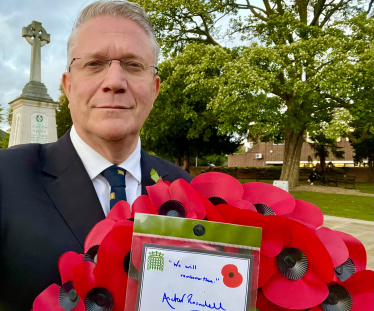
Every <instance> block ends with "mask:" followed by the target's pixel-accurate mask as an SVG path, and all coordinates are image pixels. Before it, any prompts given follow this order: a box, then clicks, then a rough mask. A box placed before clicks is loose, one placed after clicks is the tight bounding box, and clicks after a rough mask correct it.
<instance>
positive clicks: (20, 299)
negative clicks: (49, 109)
mask: <svg viewBox="0 0 374 311" xmlns="http://www.w3.org/2000/svg"><path fill="white" fill-rule="evenodd" d="M152 168H154V169H155V170H156V171H157V172H158V174H159V175H160V176H161V177H162V178H163V180H169V181H171V182H172V181H174V180H176V179H178V178H183V179H185V180H187V181H188V182H190V181H191V179H192V177H191V176H190V175H189V174H188V173H187V172H185V171H184V170H182V169H181V168H179V167H178V166H176V165H174V164H171V163H169V162H167V161H165V160H162V159H160V158H157V157H154V156H151V155H149V154H147V153H146V152H144V151H143V150H142V152H141V169H142V194H147V193H146V188H145V187H146V186H149V185H152V184H154V183H155V182H154V181H153V180H152V179H151V178H150V171H151V169H152ZM104 218H105V215H104V213H103V210H102V207H101V205H100V202H99V199H98V197H97V195H96V192H95V189H94V187H93V184H92V181H91V179H90V178H89V176H88V174H87V172H86V170H85V168H84V166H83V163H82V161H81V159H80V158H79V156H78V154H77V152H76V151H75V149H74V147H73V145H72V143H71V140H70V132H68V133H67V134H65V135H64V136H63V137H61V138H60V139H59V140H58V141H57V142H56V143H52V144H46V145H40V144H26V145H19V146H15V147H12V148H9V149H5V150H1V151H0V231H1V235H0V310H1V311H5V310H6V311H13V310H14V311H19V310H28V311H29V310H30V309H31V308H32V302H33V300H34V299H35V298H36V296H37V295H38V294H39V293H41V292H42V291H43V290H44V289H45V288H47V287H48V286H49V285H51V284H53V283H57V284H60V285H61V280H60V277H59V273H58V269H57V262H58V259H59V257H60V256H61V255H62V254H63V253H64V252H67V251H74V252H77V253H83V243H84V240H85V237H86V235H87V234H88V232H89V231H90V229H91V228H92V227H93V226H94V225H95V224H96V223H97V222H99V221H100V220H102V219H104Z"/></svg>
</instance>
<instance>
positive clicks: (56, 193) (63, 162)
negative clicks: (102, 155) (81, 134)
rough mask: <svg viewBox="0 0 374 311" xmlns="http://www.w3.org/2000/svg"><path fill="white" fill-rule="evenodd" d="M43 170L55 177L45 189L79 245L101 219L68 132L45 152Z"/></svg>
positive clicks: (92, 192) (100, 212)
mask: <svg viewBox="0 0 374 311" xmlns="http://www.w3.org/2000/svg"><path fill="white" fill-rule="evenodd" d="M44 163H45V164H44V166H43V169H42V170H43V172H44V173H46V174H48V175H50V176H52V177H54V178H55V179H54V180H52V181H50V178H49V179H48V180H49V181H50V182H48V183H46V184H45V186H44V189H45V191H46V192H47V194H48V196H49V197H50V199H51V200H52V202H53V204H54V206H55V207H56V209H57V210H58V211H59V213H60V214H61V216H62V217H63V218H64V220H65V222H66V224H67V225H68V226H69V227H70V229H71V231H72V232H73V233H74V235H75V237H76V238H77V239H78V241H79V242H80V244H81V245H82V246H83V245H84V240H85V238H86V236H87V234H88V233H89V231H90V230H91V229H92V227H93V226H94V225H95V224H96V223H98V222H99V221H100V220H103V219H104V218H105V215H104V212H103V209H102V207H101V204H100V201H99V199H98V197H97V194H96V191H95V188H94V186H93V184H92V181H91V179H90V177H89V176H88V174H87V171H86V169H85V168H84V166H83V163H82V161H81V159H80V158H79V156H78V154H77V152H76V151H75V149H74V146H73V144H72V143H71V140H70V131H68V132H67V133H66V134H65V135H64V136H63V137H61V138H60V139H59V140H58V141H57V142H56V143H54V144H51V145H49V146H48V147H47V148H46V151H45V162H44Z"/></svg>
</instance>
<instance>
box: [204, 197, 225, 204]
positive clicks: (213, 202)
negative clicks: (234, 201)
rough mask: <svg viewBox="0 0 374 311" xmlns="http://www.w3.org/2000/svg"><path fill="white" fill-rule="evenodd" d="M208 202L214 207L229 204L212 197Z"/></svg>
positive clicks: (219, 198)
mask: <svg viewBox="0 0 374 311" xmlns="http://www.w3.org/2000/svg"><path fill="white" fill-rule="evenodd" d="M208 200H209V201H210V202H211V203H212V204H213V205H219V204H227V202H226V200H224V199H222V198H221V197H210V198H209V199H208Z"/></svg>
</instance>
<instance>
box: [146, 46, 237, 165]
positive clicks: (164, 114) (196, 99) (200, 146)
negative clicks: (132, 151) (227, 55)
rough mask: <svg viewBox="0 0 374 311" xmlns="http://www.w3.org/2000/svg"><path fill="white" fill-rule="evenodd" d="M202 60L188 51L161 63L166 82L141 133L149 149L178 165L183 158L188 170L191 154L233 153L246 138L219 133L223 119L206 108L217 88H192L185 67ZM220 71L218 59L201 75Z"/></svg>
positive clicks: (163, 77)
mask: <svg viewBox="0 0 374 311" xmlns="http://www.w3.org/2000/svg"><path fill="white" fill-rule="evenodd" d="M204 52H205V53H208V54H210V56H209V57H213V58H217V57H218V58H219V57H220V55H219V54H216V53H213V52H214V51H213V50H211V51H208V50H207V51H204ZM200 56H202V55H200ZM198 62H199V58H197V57H196V54H195V53H188V52H186V53H183V54H181V55H179V56H177V57H175V58H173V59H170V60H166V61H164V62H163V63H161V64H160V66H159V67H160V68H159V69H160V77H161V80H162V81H163V82H162V83H161V89H160V94H159V96H158V97H157V99H156V101H155V103H154V107H153V110H152V111H151V114H150V116H149V117H148V119H147V121H146V122H145V124H144V126H143V128H142V132H141V139H142V143H143V145H144V146H145V149H146V150H148V151H152V152H154V153H155V154H157V155H159V156H161V157H164V158H166V159H169V160H173V159H174V160H175V163H177V164H179V163H180V162H179V161H180V159H183V168H184V169H186V170H187V171H188V170H189V162H190V157H196V156H197V157H199V158H200V157H202V156H208V155H212V154H216V155H222V154H227V153H232V152H234V151H235V150H236V149H237V148H238V146H239V145H240V141H241V140H242V137H241V136H240V135H234V134H233V133H226V134H222V133H220V132H219V130H218V127H219V120H218V119H217V117H216V116H215V114H214V113H213V111H212V110H211V109H207V107H206V106H207V103H208V102H209V101H208V99H209V97H210V96H212V93H213V92H214V89H213V88H211V89H207V88H205V87H204V86H203V85H200V86H196V87H193V88H190V87H189V85H188V82H187V81H188V76H189V72H188V71H185V70H184V68H185V66H188V65H189V64H190V65H191V66H197V65H198ZM218 63H219V61H218ZM222 65H223V63H222V62H221V64H220V66H222ZM217 70H219V66H218V67H217V62H212V64H211V66H209V65H208V66H205V68H201V70H200V74H201V75H205V76H206V77H207V78H209V77H212V76H215V75H216V71H217Z"/></svg>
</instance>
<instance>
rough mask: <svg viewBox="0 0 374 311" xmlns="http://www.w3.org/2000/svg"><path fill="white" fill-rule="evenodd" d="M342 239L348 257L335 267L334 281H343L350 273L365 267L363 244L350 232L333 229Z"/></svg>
mask: <svg viewBox="0 0 374 311" xmlns="http://www.w3.org/2000/svg"><path fill="white" fill-rule="evenodd" d="M335 232H337V233H338V234H339V236H340V237H341V238H342V239H343V241H344V244H345V245H346V246H347V248H348V252H349V255H348V259H347V260H346V261H345V262H344V263H343V264H342V265H340V266H338V267H335V276H336V279H335V280H334V281H338V280H340V281H342V282H343V281H345V280H347V279H348V278H349V277H350V276H351V275H352V274H354V273H356V272H358V271H362V270H365V269H366V261H367V257H366V250H365V247H364V245H363V244H362V243H361V242H360V241H359V240H358V239H356V238H355V237H353V236H351V235H350V234H347V233H344V232H340V231H335Z"/></svg>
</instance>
